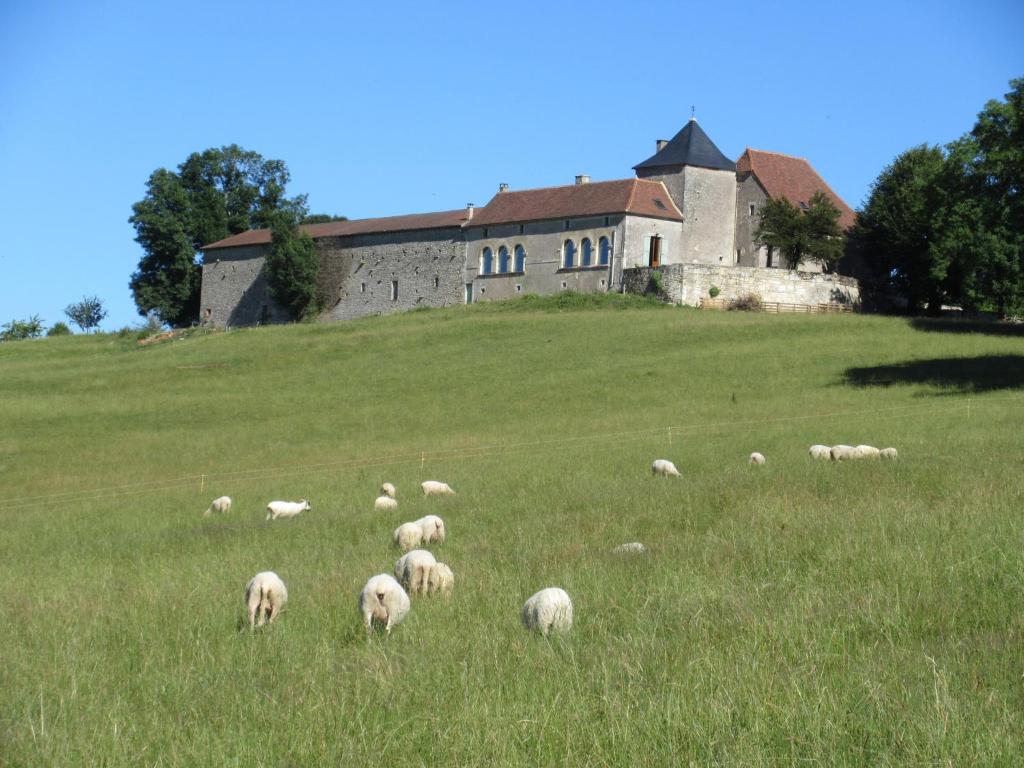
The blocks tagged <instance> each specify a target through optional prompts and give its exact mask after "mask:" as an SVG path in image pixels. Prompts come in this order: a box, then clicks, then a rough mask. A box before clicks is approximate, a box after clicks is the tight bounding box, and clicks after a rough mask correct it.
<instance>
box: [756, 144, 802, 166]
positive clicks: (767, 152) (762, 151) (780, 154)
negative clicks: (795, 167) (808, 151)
mask: <svg viewBox="0 0 1024 768" xmlns="http://www.w3.org/2000/svg"><path fill="white" fill-rule="evenodd" d="M747 152H757V153H758V154H761V155H777V156H778V157H788V158H789V159H790V160H803V161H804V162H805V163H807V164H808V165H810V164H811V163H810V161H809V160H808V159H807V158H806V157H800V156H799V155H787V154H786V153H785V152H773V151H772V150H770V149H754V148H753V147H747V148H746V149H745V150H744V152H743V153H744V154H746V153H747ZM741 157H742V155H741Z"/></svg>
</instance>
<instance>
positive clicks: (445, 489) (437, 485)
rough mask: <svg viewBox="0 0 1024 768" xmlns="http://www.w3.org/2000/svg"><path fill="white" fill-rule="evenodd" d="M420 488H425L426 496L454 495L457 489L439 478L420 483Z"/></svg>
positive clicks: (424, 493)
mask: <svg viewBox="0 0 1024 768" xmlns="http://www.w3.org/2000/svg"><path fill="white" fill-rule="evenodd" d="M420 488H422V489H423V495H424V496H454V495H455V491H453V490H452V489H451V486H450V485H448V483H442V482H439V481H437V480H424V481H423V482H422V483H420Z"/></svg>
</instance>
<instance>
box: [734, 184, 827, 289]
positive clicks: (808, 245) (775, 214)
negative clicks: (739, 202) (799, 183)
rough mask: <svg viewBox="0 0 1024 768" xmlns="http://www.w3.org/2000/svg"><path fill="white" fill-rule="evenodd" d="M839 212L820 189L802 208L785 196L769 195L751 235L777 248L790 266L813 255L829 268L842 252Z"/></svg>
mask: <svg viewBox="0 0 1024 768" xmlns="http://www.w3.org/2000/svg"><path fill="white" fill-rule="evenodd" d="M840 215H841V214H840V211H839V209H838V208H837V207H836V206H835V204H834V203H833V202H832V200H830V199H829V197H828V195H826V194H824V193H823V192H815V193H814V196H813V197H811V199H810V201H809V202H808V204H807V206H806V208H805V209H804V210H803V211H801V210H800V209H799V208H797V207H796V206H794V205H793V204H792V203H791V202H789V200H787V199H786V198H784V197H779V198H771V199H769V200H768V201H767V202H765V204H764V205H763V206H762V207H761V219H760V222H759V223H758V226H757V232H756V233H755V234H754V238H755V240H757V242H758V243H760V244H761V245H766V246H768V247H769V248H772V249H774V250H777V251H779V253H781V254H782V258H783V259H785V261H786V266H787V267H789V268H790V269H798V268H799V267H800V265H801V264H802V263H803V262H804V261H807V260H808V259H814V260H817V261H820V262H821V264H822V266H823V267H824V268H825V270H826V271H829V270H831V269H833V268H834V267H835V265H836V264H837V263H838V261H839V258H840V257H841V256H842V255H843V233H842V231H841V230H840V229H839V216H840Z"/></svg>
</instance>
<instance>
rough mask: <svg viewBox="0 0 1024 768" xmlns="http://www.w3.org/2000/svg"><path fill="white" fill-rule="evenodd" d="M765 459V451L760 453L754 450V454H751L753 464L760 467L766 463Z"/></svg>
mask: <svg viewBox="0 0 1024 768" xmlns="http://www.w3.org/2000/svg"><path fill="white" fill-rule="evenodd" d="M764 461H765V459H764V454H763V453H758V452H757V451H754V452H753V453H752V454H750V463H751V464H753V465H755V466H758V467H760V466H761V465H763V464H764Z"/></svg>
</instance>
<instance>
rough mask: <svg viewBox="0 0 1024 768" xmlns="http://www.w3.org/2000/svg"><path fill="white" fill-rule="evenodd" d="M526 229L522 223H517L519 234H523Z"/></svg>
mask: <svg viewBox="0 0 1024 768" xmlns="http://www.w3.org/2000/svg"><path fill="white" fill-rule="evenodd" d="M525 231H526V227H525V226H524V225H522V224H520V225H519V234H520V235H521V234H523V233H524V232H525Z"/></svg>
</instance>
